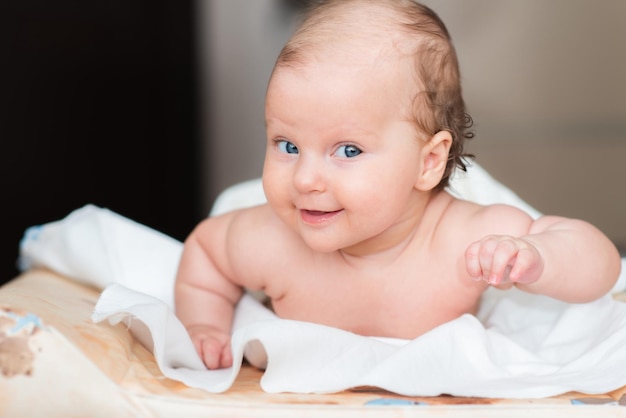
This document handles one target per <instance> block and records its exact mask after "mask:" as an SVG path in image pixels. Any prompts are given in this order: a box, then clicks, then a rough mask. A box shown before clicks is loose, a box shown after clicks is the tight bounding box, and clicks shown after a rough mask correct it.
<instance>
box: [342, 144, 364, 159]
mask: <svg viewBox="0 0 626 418" xmlns="http://www.w3.org/2000/svg"><path fill="white" fill-rule="evenodd" d="M361 152H363V151H361V150H360V149H359V148H357V147H355V146H354V145H342V146H340V147H339V149H338V150H337V154H339V155H341V156H342V157H346V158H354V157H356V156H357V155H359V154H360V153H361Z"/></svg>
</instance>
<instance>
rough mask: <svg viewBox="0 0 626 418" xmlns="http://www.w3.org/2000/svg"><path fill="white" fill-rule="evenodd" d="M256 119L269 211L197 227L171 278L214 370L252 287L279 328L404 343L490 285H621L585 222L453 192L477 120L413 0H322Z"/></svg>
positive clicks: (589, 294)
mask: <svg viewBox="0 0 626 418" xmlns="http://www.w3.org/2000/svg"><path fill="white" fill-rule="evenodd" d="M265 113H266V129H267V150H266V155H265V162H264V168H263V187H264V191H265V194H266V197H267V202H268V203H267V204H265V205H261V206H255V207H253V208H248V209H243V210H237V211H233V212H230V213H227V214H224V215H221V216H217V217H211V218H208V219H206V220H204V221H202V222H201V223H200V224H199V225H198V226H197V227H196V228H195V229H194V231H193V232H192V233H191V234H190V236H189V237H188V239H187V240H186V241H185V245H184V250H183V254H182V258H181V261H180V266H179V270H178V275H177V278H176V285H175V305H176V314H177V316H178V317H179V319H180V320H181V321H182V323H183V324H184V325H185V327H186V328H187V330H188V332H189V335H190V336H191V339H192V340H193V343H194V345H195V347H196V350H197V351H198V353H199V355H200V357H201V358H202V359H203V361H204V363H205V364H206V366H207V367H208V368H210V369H214V368H223V367H229V366H230V365H231V364H232V353H231V351H230V332H231V325H232V321H233V312H234V306H235V305H236V304H237V301H238V300H239V298H240V297H241V296H242V293H243V291H244V290H243V289H244V288H245V289H251V290H263V291H264V292H265V294H267V295H268V296H269V298H271V301H272V306H273V308H274V310H275V312H276V314H277V315H278V316H279V317H281V318H287V319H293V320H300V321H309V322H315V323H318V324H324V325H328V326H332V327H337V328H341V329H343V330H346V331H350V332H354V333H358V334H361V335H368V336H380V337H396V338H405V339H413V338H415V337H417V336H419V335H421V334H423V333H425V332H427V331H429V330H431V329H432V328H434V327H437V326H438V325H441V324H443V323H445V322H447V321H450V320H453V319H455V318H457V317H459V316H460V315H462V314H465V313H474V312H475V311H476V309H477V306H478V304H479V301H480V297H481V294H482V293H483V292H484V291H485V289H486V288H487V287H488V286H490V285H491V286H498V287H501V288H506V287H510V286H512V285H515V286H517V287H519V288H521V289H523V290H525V291H527V292H531V293H537V294H543V295H548V296H551V297H554V298H558V299H561V300H563V301H567V302H574V303H575V302H587V301H591V300H594V299H596V298H598V297H600V296H602V295H604V294H606V293H607V292H608V291H610V289H611V288H612V286H613V285H614V283H615V281H616V280H617V277H618V275H619V270H620V267H621V263H620V257H619V254H618V252H617V249H616V248H615V246H614V245H613V244H612V243H611V241H610V240H609V239H608V238H607V237H606V236H605V235H603V234H602V233H601V232H600V231H599V230H598V229H596V228H595V227H593V226H591V225H590V224H588V223H586V222H584V221H580V220H574V219H567V218H563V217H556V216H544V217H541V218H539V219H537V220H533V219H532V218H531V217H530V216H529V215H527V214H526V213H524V212H522V211H520V210H518V209H516V208H513V207H510V206H505V205H493V206H480V205H477V204H474V203H470V202H468V201H464V200H459V199H456V198H454V197H452V196H451V195H450V194H449V193H448V192H447V191H446V190H445V188H446V186H447V184H448V181H449V177H450V175H451V173H452V172H453V171H454V170H455V169H456V168H460V169H465V168H466V164H467V162H466V161H467V158H469V157H470V156H469V155H467V154H466V153H464V151H463V142H464V140H465V139H467V138H471V136H472V133H471V132H468V129H469V127H470V125H471V119H470V118H469V116H468V115H467V114H466V113H465V105H464V102H463V98H462V95H461V87H460V81H459V69H458V63H457V57H456V54H455V51H454V48H453V46H452V43H451V40H450V37H449V35H448V32H447V30H446V28H445V26H444V24H443V23H442V22H441V20H440V19H439V18H438V17H437V15H436V14H435V13H434V12H433V11H431V10H430V9H428V8H426V7H425V6H423V5H420V4H417V3H415V2H413V1H411V0H386V1H385V0H343V1H341V0H336V1H332V0H331V1H323V2H320V3H319V4H318V5H317V6H316V7H315V8H313V9H312V10H310V11H309V13H308V14H307V15H306V17H305V19H304V21H303V23H302V24H301V26H300V27H299V29H298V30H297V31H296V33H295V34H294V36H293V37H292V38H291V40H290V41H289V42H288V43H287V45H286V46H285V48H284V49H283V51H282V52H281V54H280V56H279V57H278V60H277V62H276V65H275V68H274V71H273V73H272V76H271V78H270V81H269V85H268V89H267V97H266V108H265Z"/></svg>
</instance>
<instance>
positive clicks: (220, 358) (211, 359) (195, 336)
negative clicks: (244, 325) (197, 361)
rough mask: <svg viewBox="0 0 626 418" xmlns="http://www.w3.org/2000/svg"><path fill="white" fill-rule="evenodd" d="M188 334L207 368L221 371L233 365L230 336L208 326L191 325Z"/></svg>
mask: <svg viewBox="0 0 626 418" xmlns="http://www.w3.org/2000/svg"><path fill="white" fill-rule="evenodd" d="M187 332H189V336H190V337H191V340H192V341H193V345H194V347H195V348H196V351H197V352H198V355H199V356H200V358H201V359H202V361H203V362H204V364H205V365H206V366H207V368H209V369H221V368H226V367H230V366H232V365H233V354H232V352H231V349H230V334H227V333H224V332H223V331H220V330H218V329H216V328H213V327H210V326H208V325H191V326H189V327H188V328H187Z"/></svg>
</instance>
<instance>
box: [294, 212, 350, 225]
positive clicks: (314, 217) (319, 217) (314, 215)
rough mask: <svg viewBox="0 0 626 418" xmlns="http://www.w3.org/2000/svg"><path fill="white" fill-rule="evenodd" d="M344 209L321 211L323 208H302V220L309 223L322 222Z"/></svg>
mask: <svg viewBox="0 0 626 418" xmlns="http://www.w3.org/2000/svg"><path fill="white" fill-rule="evenodd" d="M341 211H342V210H341V209H339V210H334V211H330V212H327V211H321V210H309V209H302V210H300V215H301V216H302V220H303V221H305V222H307V223H322V222H325V221H327V220H329V219H331V218H332V217H334V216H335V215H337V214H338V213H339V212H341Z"/></svg>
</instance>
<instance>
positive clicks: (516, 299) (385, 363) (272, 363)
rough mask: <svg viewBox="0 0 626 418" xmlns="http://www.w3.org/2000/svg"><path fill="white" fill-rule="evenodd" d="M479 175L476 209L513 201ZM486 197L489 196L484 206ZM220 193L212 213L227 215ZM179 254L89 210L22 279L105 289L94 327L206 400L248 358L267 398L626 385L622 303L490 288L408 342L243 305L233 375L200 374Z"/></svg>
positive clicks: (54, 237)
mask: <svg viewBox="0 0 626 418" xmlns="http://www.w3.org/2000/svg"><path fill="white" fill-rule="evenodd" d="M484 174H485V176H486V177H484V179H486V183H484V184H481V183H480V182H476V183H472V184H480V188H481V190H480V191H479V193H478V195H480V196H479V197H478V200H479V201H480V199H491V198H494V196H495V197H496V198H497V195H498V194H500V195H501V197H502V196H504V198H505V199H509V201H507V203H512V202H513V201H516V202H517V203H519V201H518V200H519V199H518V198H517V197H516V196H515V195H514V194H513V193H511V192H510V191H508V190H507V189H506V188H504V187H503V186H501V185H500V184H499V183H497V182H495V181H493V182H492V181H491V180H490V179H489V177H488V175H486V173H484ZM481 176H482V173H481ZM470 178H471V174H470ZM468 184H469V182H468ZM246 187H253V188H254V190H257V192H254V193H252V194H249V196H252V199H249V200H248V201H246V199H243V201H241V202H239V203H237V206H245V205H248V204H255V203H258V202H256V200H258V199H261V198H262V193H261V194H259V193H258V187H260V184H258V183H257V182H252V183H249V184H247V186H246ZM463 187H465V186H463ZM459 188H461V187H459ZM470 189H471V187H470ZM486 190H487V191H488V190H492V191H493V193H492V194H491V196H488V195H489V193H488V192H487V191H486ZM228 195H229V194H228V193H226V195H225V196H224V198H223V199H220V200H218V202H217V203H216V208H215V210H214V212H219V211H220V210H228V207H229V205H230V206H232V204H229V203H228V200H229V198H228ZM255 196H256V197H255ZM516 199H517V200H516ZM251 201H252V202H251ZM496 201H497V200H496ZM220 202H222V203H220ZM224 202H227V203H225V204H224V205H222V204H223V203H224ZM482 202H483V203H491V202H489V201H485V200H483V201H482ZM220 205H221V206H220ZM524 205H525V204H523V202H521V206H524ZM231 209H232V207H231ZM528 209H529V210H533V209H532V208H530V207H528ZM181 248H182V244H181V243H180V242H178V241H175V240H173V239H172V238H170V237H167V236H165V235H163V234H161V233H159V232H157V231H154V230H152V229H150V228H148V227H146V226H144V225H141V224H139V223H137V222H134V221H132V220H130V219H127V218H124V217H122V216H121V215H119V214H116V213H114V212H111V211H109V210H107V209H102V208H98V207H95V206H91V205H88V206H85V207H83V208H80V209H78V210H76V211H74V212H73V213H71V214H70V215H69V216H68V217H66V218H65V219H62V220H60V221H57V222H52V223H49V224H45V225H42V226H38V227H33V228H31V229H29V230H28V231H27V232H26V234H25V237H24V239H23V240H22V242H21V244H20V250H21V261H22V267H23V268H24V269H26V268H31V267H47V268H51V269H53V270H55V271H58V272H59V273H62V274H64V275H67V276H69V277H73V278H75V279H76V280H80V281H84V282H87V283H90V284H92V285H95V286H98V287H100V288H105V289H104V291H103V292H102V294H101V296H100V299H99V300H98V303H97V305H96V308H95V310H94V313H93V316H92V318H93V320H94V321H96V322H99V321H103V320H106V319H108V320H109V322H111V323H118V322H124V323H126V324H127V325H128V326H129V327H130V330H131V332H133V333H134V335H135V336H136V337H137V338H138V339H139V340H140V341H141V342H142V343H144V344H145V345H146V346H147V347H149V348H151V349H152V351H153V353H154V355H155V358H156V361H157V363H158V365H159V367H160V368H161V370H162V372H163V374H164V375H165V376H167V377H169V378H172V379H176V380H179V381H182V382H184V383H185V384H187V385H189V386H192V387H199V388H203V389H206V390H207V391H210V392H223V391H225V390H227V389H228V388H229V387H230V386H231V385H232V383H233V381H234V379H235V378H236V376H237V374H238V372H239V369H240V367H241V360H242V358H243V356H244V355H245V356H246V357H247V358H248V359H249V360H250V361H251V362H252V363H253V364H255V365H257V366H259V367H263V368H266V371H265V373H264V375H263V378H262V380H261V386H262V388H263V389H264V390H265V391H268V392H299V393H321V392H335V391H341V390H344V389H348V388H351V387H357V386H363V385H370V386H376V387H380V388H383V389H387V390H390V391H393V392H396V393H399V394H404V395H422V396H430V395H439V394H443V393H446V394H451V395H456V396H481V397H505V398H524V397H546V396H552V395H557V394H560V393H564V392H568V391H572V390H575V391H581V392H585V393H590V394H592V393H605V392H607V391H610V390H614V389H617V388H619V387H621V386H623V385H626V375H625V374H623V373H615V370H621V369H622V368H624V367H625V366H626V350H624V348H623V347H624V346H626V304H623V303H620V302H616V301H614V300H613V299H612V298H611V296H610V295H607V296H605V297H604V298H601V299H599V300H597V301H595V302H593V303H588V304H566V303H562V302H559V301H556V300H554V299H550V298H546V297H542V296H536V295H529V294H525V293H523V292H520V291H517V290H510V291H506V292H502V291H497V290H493V289H491V290H489V291H488V292H487V293H486V294H485V301H484V303H483V305H482V307H481V310H480V312H479V314H478V315H477V316H476V317H474V316H471V315H464V316H462V317H460V318H458V319H456V320H453V321H451V322H449V323H446V324H444V325H442V326H440V327H438V328H435V329H434V330H432V331H430V332H429V333H427V334H425V335H423V336H421V337H419V338H417V339H415V340H412V341H404V340H390V339H376V338H372V337H363V336H358V335H355V334H351V333H348V332H345V331H342V330H338V329H334V328H330V327H325V326H321V325H316V324H311V323H305V322H298V321H290V320H284V319H279V318H277V317H276V316H275V315H274V314H273V313H272V312H270V311H269V310H267V309H266V308H265V307H263V306H262V305H261V304H260V303H258V302H257V301H256V300H255V299H254V298H253V297H251V296H249V295H246V296H244V298H243V299H242V300H241V302H240V303H239V304H238V306H237V310H236V315H235V324H234V326H233V338H232V348H233V354H234V358H235V362H234V366H233V367H232V368H229V369H223V370H217V371H210V370H206V369H205V368H204V366H203V365H202V362H201V360H200V359H199V358H198V356H197V354H196V353H195V351H194V349H193V345H192V343H191V341H190V339H189V337H188V335H187V333H186V331H185V329H184V327H183V326H182V324H181V323H180V322H179V321H178V320H177V318H176V317H175V315H174V313H173V283H174V277H175V271H176V268H177V263H178V259H179V256H180V251H181ZM623 275H624V274H622V276H623Z"/></svg>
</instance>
